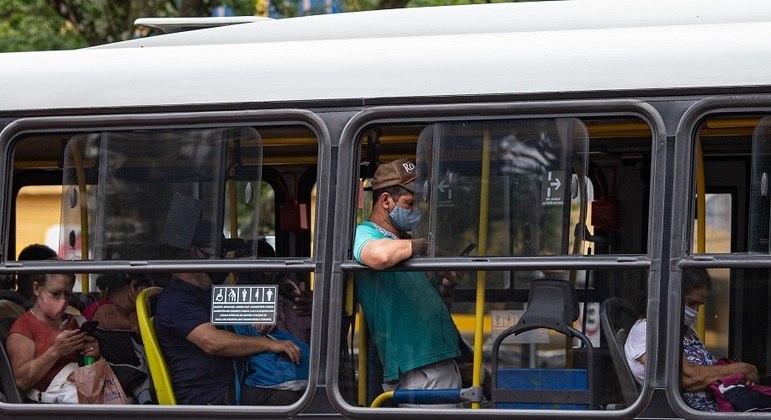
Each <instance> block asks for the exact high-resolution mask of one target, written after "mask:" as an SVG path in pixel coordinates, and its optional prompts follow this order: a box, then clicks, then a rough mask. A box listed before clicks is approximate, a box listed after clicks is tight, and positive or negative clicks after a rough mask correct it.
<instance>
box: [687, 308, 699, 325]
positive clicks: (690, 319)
mask: <svg viewBox="0 0 771 420" xmlns="http://www.w3.org/2000/svg"><path fill="white" fill-rule="evenodd" d="M698 314H699V311H697V310H696V309H693V308H691V307H689V306H686V307H685V310H684V312H683V324H685V326H688V325H693V324H694V322H696V315H698Z"/></svg>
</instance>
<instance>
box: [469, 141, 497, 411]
mask: <svg viewBox="0 0 771 420" xmlns="http://www.w3.org/2000/svg"><path fill="white" fill-rule="evenodd" d="M489 198H490V131H489V130H485V131H484V134H483V135H482V173H481V184H480V188H479V255H485V254H486V253H487V225H488V211H489V206H488V200H489ZM486 284H487V272H485V271H480V272H478V273H477V289H476V308H475V310H474V316H475V318H474V321H475V323H474V373H473V376H472V380H471V382H472V386H475V387H476V386H481V385H482V345H483V344H484V320H485V288H486ZM493 374H494V373H493ZM479 407H480V405H479V403H476V402H475V403H471V408H472V409H476V408H479Z"/></svg>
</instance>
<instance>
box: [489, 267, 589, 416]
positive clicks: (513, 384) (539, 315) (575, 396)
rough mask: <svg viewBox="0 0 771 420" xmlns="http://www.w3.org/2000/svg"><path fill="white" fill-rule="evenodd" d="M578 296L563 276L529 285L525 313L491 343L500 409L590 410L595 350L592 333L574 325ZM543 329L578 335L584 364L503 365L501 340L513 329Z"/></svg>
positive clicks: (517, 331) (514, 331)
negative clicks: (557, 366)
mask: <svg viewBox="0 0 771 420" xmlns="http://www.w3.org/2000/svg"><path fill="white" fill-rule="evenodd" d="M578 315H579V307H578V297H577V295H576V290H575V288H574V287H573V285H572V284H571V283H570V282H568V281H565V280H558V279H536V280H533V281H532V283H531V284H530V292H529V294H528V304H527V309H526V310H525V313H524V314H522V317H521V318H520V319H519V322H517V324H516V325H513V326H511V327H509V328H507V329H506V330H504V331H503V332H501V333H500V334H499V335H498V337H496V339H495V341H494V342H493V348H492V355H491V356H492V401H493V403H495V406H496V407H498V408H541V409H555V408H558V409H574V410H577V409H590V408H594V407H595V406H596V405H597V404H596V401H595V392H594V351H593V347H592V343H591V341H590V340H589V338H588V337H587V336H586V335H585V334H584V333H582V332H580V331H578V330H576V329H575V328H573V325H572V324H573V322H574V321H576V320H577V319H578ZM539 328H545V329H549V330H553V331H557V332H559V333H562V334H563V335H565V336H567V337H571V338H572V337H575V338H578V339H579V340H580V341H581V342H582V343H583V345H584V347H586V357H587V362H588V363H587V365H586V366H587V367H586V369H572V368H566V369H528V368H516V369H499V366H498V362H499V353H500V347H501V344H502V343H503V340H504V339H506V337H508V336H510V335H512V334H514V335H517V334H521V333H523V332H526V331H530V330H534V329H539Z"/></svg>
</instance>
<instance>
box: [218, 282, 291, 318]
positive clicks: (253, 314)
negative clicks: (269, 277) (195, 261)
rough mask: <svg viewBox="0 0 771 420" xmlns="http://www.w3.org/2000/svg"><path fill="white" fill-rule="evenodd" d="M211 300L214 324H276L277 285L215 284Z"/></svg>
mask: <svg viewBox="0 0 771 420" xmlns="http://www.w3.org/2000/svg"><path fill="white" fill-rule="evenodd" d="M211 301H212V304H211V322H212V324H215V325H226V324H275V323H276V307H277V302H278V286H276V285H264V286H214V287H213V288H212V294H211Z"/></svg>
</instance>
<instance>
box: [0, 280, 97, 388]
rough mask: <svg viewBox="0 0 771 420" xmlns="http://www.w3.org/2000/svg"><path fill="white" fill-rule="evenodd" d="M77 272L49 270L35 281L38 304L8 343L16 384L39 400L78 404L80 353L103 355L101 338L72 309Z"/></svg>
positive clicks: (15, 328)
mask: <svg viewBox="0 0 771 420" xmlns="http://www.w3.org/2000/svg"><path fill="white" fill-rule="evenodd" d="M74 284H75V276H73V275H72V274H47V275H43V276H39V277H38V278H37V279H36V281H34V282H33V285H32V287H33V293H34V296H35V303H34V305H33V306H32V308H31V309H30V310H29V311H27V313H25V314H24V315H22V316H20V317H19V319H17V320H16V322H14V323H13V326H12V327H11V330H10V332H9V335H8V339H7V342H6V348H7V350H8V357H9V359H10V361H11V366H12V367H13V376H14V380H15V381H16V386H17V387H18V388H19V389H20V390H22V391H24V392H26V393H27V397H28V398H30V399H32V400H34V401H37V402H51V403H53V402H58V403H77V393H75V395H74V400H73V395H71V390H70V389H69V388H72V389H74V385H72V386H71V384H72V383H71V382H69V380H68V379H67V376H69V373H70V372H72V370H74V369H75V368H76V367H77V366H78V363H77V362H78V357H79V356H82V357H85V356H91V357H93V358H94V359H98V358H99V342H98V341H97V340H96V339H95V338H94V337H92V336H89V335H87V334H86V333H84V332H82V331H80V329H79V328H78V323H77V321H76V320H75V319H74V318H73V317H72V316H71V315H69V314H67V313H66V309H67V303H68V302H69V298H70V295H71V294H72V287H73V286H74Z"/></svg>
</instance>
